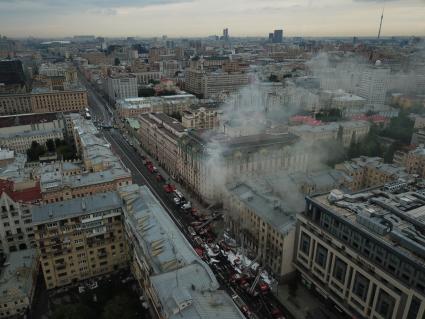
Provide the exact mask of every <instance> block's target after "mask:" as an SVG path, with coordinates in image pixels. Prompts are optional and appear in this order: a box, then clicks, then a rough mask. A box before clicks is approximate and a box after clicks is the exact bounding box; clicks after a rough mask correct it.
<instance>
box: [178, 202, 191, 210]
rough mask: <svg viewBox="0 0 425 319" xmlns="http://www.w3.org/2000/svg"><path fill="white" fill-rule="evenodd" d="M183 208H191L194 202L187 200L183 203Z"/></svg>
mask: <svg viewBox="0 0 425 319" xmlns="http://www.w3.org/2000/svg"><path fill="white" fill-rule="evenodd" d="M181 208H182V209H184V210H186V209H190V208H192V204H191V203H190V202H186V203H184V204H183V205H182V207H181Z"/></svg>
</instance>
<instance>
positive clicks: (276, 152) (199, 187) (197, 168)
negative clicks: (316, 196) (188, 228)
mask: <svg viewBox="0 0 425 319" xmlns="http://www.w3.org/2000/svg"><path fill="white" fill-rule="evenodd" d="M296 141H298V138H297V137H296V136H295V135H293V134H290V133H287V132H284V133H279V132H274V133H273V134H272V133H260V134H254V135H248V136H240V137H228V136H226V135H224V134H222V133H217V132H203V131H192V132H188V134H187V135H184V136H182V138H180V140H179V156H178V170H179V171H178V176H177V178H178V179H179V180H181V182H182V183H183V184H185V185H186V186H187V187H188V188H189V189H191V190H192V191H193V192H194V193H195V194H197V195H198V196H199V197H200V198H202V199H203V200H204V201H206V202H215V201H221V200H222V194H221V192H222V191H223V188H224V187H223V186H221V185H224V184H226V183H227V182H229V181H232V180H234V179H235V178H236V177H237V176H241V175H245V176H251V175H254V174H265V173H268V172H275V171H278V170H281V169H285V170H288V171H289V172H293V171H298V170H306V169H307V166H308V156H309V155H308V153H307V152H301V151H299V150H298V149H296V148H293V147H291V146H292V145H294V144H295V143H296Z"/></svg>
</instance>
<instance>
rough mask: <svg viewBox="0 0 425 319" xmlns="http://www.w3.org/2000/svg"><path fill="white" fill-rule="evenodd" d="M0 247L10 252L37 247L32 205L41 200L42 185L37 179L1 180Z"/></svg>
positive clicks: (5, 252) (2, 250) (6, 252)
mask: <svg viewBox="0 0 425 319" xmlns="http://www.w3.org/2000/svg"><path fill="white" fill-rule="evenodd" d="M0 192H1V195H0V206H1V212H0V216H1V221H0V246H1V247H0V248H1V252H2V253H4V254H8V253H10V252H14V251H18V250H25V249H28V248H30V247H31V248H35V240H34V230H33V227H32V219H31V211H30V210H31V207H33V206H34V205H38V204H39V203H40V202H41V191H40V185H39V183H38V182H37V181H26V182H25V183H21V184H19V183H15V182H13V181H9V180H3V179H1V180H0Z"/></svg>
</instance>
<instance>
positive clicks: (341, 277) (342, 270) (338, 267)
mask: <svg viewBox="0 0 425 319" xmlns="http://www.w3.org/2000/svg"><path fill="white" fill-rule="evenodd" d="M346 273H347V264H346V263H345V262H343V261H342V260H341V259H340V258H338V257H336V260H335V266H334V271H333V277H334V278H335V279H337V280H338V281H339V282H340V283H344V281H345V274H346Z"/></svg>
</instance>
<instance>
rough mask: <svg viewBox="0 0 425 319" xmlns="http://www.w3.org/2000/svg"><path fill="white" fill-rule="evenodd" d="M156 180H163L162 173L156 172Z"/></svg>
mask: <svg viewBox="0 0 425 319" xmlns="http://www.w3.org/2000/svg"><path fill="white" fill-rule="evenodd" d="M156 180H157V181H158V182H162V181H164V177H162V175H161V174H158V175H156Z"/></svg>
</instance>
